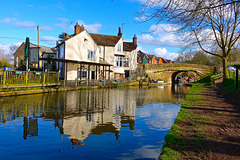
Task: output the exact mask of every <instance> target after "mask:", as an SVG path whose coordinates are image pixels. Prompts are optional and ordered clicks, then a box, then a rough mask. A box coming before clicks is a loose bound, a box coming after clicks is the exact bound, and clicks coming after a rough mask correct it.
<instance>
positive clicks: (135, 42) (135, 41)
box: [133, 34, 137, 45]
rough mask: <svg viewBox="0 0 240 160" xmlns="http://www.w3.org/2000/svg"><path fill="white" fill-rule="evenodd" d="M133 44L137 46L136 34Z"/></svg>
mask: <svg viewBox="0 0 240 160" xmlns="http://www.w3.org/2000/svg"><path fill="white" fill-rule="evenodd" d="M133 44H135V45H137V37H136V34H134V37H133Z"/></svg>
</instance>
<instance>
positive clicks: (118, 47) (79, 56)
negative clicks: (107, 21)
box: [14, 23, 137, 81]
mask: <svg viewBox="0 0 240 160" xmlns="http://www.w3.org/2000/svg"><path fill="white" fill-rule="evenodd" d="M74 28H75V29H74V33H73V34H72V35H70V34H65V36H64V37H63V39H62V40H60V41H57V44H56V47H54V48H49V47H48V48H47V47H45V46H40V50H42V49H48V51H50V50H51V51H52V52H53V53H51V52H46V51H45V52H44V53H47V54H45V56H43V54H42V53H41V54H39V62H40V61H41V62H40V63H39V68H40V69H41V70H43V71H45V70H46V69H49V68H50V70H51V67H46V65H48V64H54V65H56V71H59V78H60V80H64V81H84V80H97V81H100V80H101V81H104V80H123V79H125V78H128V79H131V78H133V77H134V73H135V71H136V68H137V37H136V35H134V37H133V41H132V42H124V41H123V38H122V32H121V28H120V27H119V29H118V34H117V35H103V34H93V33H88V31H87V30H86V29H85V27H84V26H83V25H79V24H78V23H77V24H76V25H75V27H74ZM24 45H25V44H24V43H23V44H22V45H21V46H20V47H19V49H18V50H17V51H16V53H15V54H14V65H15V67H18V66H19V57H21V56H19V55H20V51H19V50H21V48H24V47H23V46H24ZM36 47H37V46H36ZM31 48H32V49H33V48H34V44H31V43H30V49H31ZM21 53H22V57H23V56H24V52H21ZM35 67H36V66H35Z"/></svg>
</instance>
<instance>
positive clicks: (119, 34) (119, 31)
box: [118, 27, 122, 37]
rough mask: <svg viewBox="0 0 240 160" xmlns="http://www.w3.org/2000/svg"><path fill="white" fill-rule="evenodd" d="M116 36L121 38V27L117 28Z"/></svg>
mask: <svg viewBox="0 0 240 160" xmlns="http://www.w3.org/2000/svg"><path fill="white" fill-rule="evenodd" d="M118 36H121V37H122V31H121V27H119V28H118Z"/></svg>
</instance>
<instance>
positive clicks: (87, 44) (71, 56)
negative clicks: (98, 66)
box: [65, 31, 99, 63]
mask: <svg viewBox="0 0 240 160" xmlns="http://www.w3.org/2000/svg"><path fill="white" fill-rule="evenodd" d="M65 45H66V47H65V59H68V60H77V61H88V62H97V63H98V62H99V47H98V46H97V44H96V43H95V42H94V41H93V39H92V37H91V36H90V35H89V34H88V33H87V31H83V32H81V33H79V34H77V35H76V36H74V37H72V38H70V39H68V40H66V41H65ZM88 50H90V51H95V53H96V55H95V60H90V59H88Z"/></svg>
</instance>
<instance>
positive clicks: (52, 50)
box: [30, 43, 56, 54]
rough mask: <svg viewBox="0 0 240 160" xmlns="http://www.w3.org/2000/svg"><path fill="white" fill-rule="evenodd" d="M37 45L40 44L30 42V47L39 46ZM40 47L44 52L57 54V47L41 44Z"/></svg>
mask: <svg viewBox="0 0 240 160" xmlns="http://www.w3.org/2000/svg"><path fill="white" fill-rule="evenodd" d="M37 47H38V46H37V45H36V44H32V43H30V48H37ZM39 47H40V51H41V52H42V53H49V54H56V48H51V47H47V46H41V45H39Z"/></svg>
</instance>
